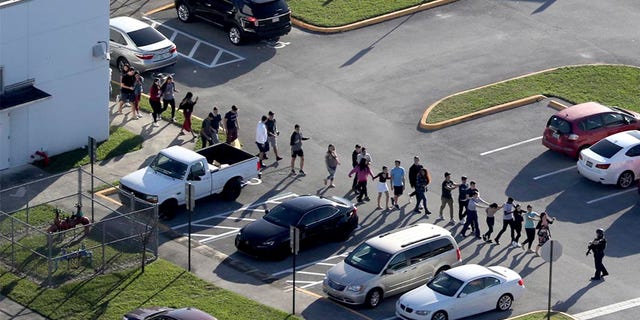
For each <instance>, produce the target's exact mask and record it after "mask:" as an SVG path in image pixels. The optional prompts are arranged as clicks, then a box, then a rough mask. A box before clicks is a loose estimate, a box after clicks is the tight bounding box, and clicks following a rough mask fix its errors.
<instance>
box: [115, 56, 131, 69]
mask: <svg viewBox="0 0 640 320" xmlns="http://www.w3.org/2000/svg"><path fill="white" fill-rule="evenodd" d="M125 64H129V61H128V60H127V59H126V58H125V57H120V58H118V70H120V72H122V71H123V70H124V65H125ZM129 65H130V64H129Z"/></svg>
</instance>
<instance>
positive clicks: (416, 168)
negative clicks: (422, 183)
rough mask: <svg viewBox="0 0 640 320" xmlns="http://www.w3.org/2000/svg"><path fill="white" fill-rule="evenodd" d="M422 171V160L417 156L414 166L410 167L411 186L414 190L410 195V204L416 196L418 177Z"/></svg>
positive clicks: (414, 158) (414, 159)
mask: <svg viewBox="0 0 640 320" xmlns="http://www.w3.org/2000/svg"><path fill="white" fill-rule="evenodd" d="M420 169H422V165H421V164H420V158H419V157H418V156H415V157H413V164H412V165H411V167H409V185H410V186H411V189H413V191H412V192H411V193H410V194H409V202H411V197H413V196H415V195H416V177H417V176H418V172H420Z"/></svg>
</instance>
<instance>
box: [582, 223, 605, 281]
mask: <svg viewBox="0 0 640 320" xmlns="http://www.w3.org/2000/svg"><path fill="white" fill-rule="evenodd" d="M606 248H607V239H605V237H604V229H602V228H598V230H596V238H595V239H593V241H591V242H589V247H588V250H587V255H589V253H590V252H593V263H594V265H595V267H596V273H595V274H594V275H593V277H591V280H602V277H604V276H608V275H609V272H608V271H607V268H605V267H604V264H603V263H602V259H604V249H606Z"/></svg>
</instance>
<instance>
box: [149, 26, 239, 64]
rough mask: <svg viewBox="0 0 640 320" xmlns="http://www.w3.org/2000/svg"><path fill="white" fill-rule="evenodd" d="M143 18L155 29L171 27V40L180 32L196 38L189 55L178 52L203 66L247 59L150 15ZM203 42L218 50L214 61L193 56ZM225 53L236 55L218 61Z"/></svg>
mask: <svg viewBox="0 0 640 320" xmlns="http://www.w3.org/2000/svg"><path fill="white" fill-rule="evenodd" d="M142 18H143V19H145V20H147V21H149V22H150V24H151V27H152V28H154V29H156V27H157V26H162V27H163V28H166V29H169V30H171V31H173V33H172V34H171V36H170V37H169V40H171V41H175V38H176V36H177V35H178V34H179V35H182V36H185V37H187V38H190V39H192V40H194V41H195V42H196V43H195V45H194V46H193V47H192V48H191V50H190V52H189V54H188V55H184V54H182V53H180V52H178V54H179V55H180V56H182V57H185V58H187V59H189V60H191V61H193V62H195V63H198V64H200V65H203V66H205V67H207V68H215V67H219V66H223V65H225V64H229V63H234V62H239V61H243V60H245V58H244V57H242V56H239V55H237V54H236V53H233V52H231V51H228V50H225V49H223V48H221V47H218V46H216V45H214V44H212V43H210V42H206V41H204V40H200V39H198V38H196V37H194V36H192V35H190V34H188V33H185V32H184V31H180V30H178V29H174V28H172V27H169V26H167V25H165V24H162V23H160V22H158V21H155V20H153V19H151V18H149V17H146V16H143V17H142ZM201 44H205V45H208V46H210V47H212V48H214V49H216V50H218V53H217V54H216V57H215V59H213V61H212V62H211V63H206V62H203V61H200V60H198V59H196V58H194V57H193V55H194V54H195V52H196V49H197V48H198V47H199V46H200V45H201ZM223 53H226V54H227V55H230V56H232V57H234V59H230V60H227V61H224V62H221V63H218V60H219V59H220V56H221V55H222V54H223Z"/></svg>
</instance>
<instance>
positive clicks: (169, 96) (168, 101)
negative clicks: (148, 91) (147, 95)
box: [160, 76, 180, 122]
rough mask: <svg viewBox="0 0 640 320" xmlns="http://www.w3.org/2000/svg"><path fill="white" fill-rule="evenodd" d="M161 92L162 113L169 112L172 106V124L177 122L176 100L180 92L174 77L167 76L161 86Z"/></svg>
mask: <svg viewBox="0 0 640 320" xmlns="http://www.w3.org/2000/svg"><path fill="white" fill-rule="evenodd" d="M160 91H162V112H164V111H165V110H167V108H168V107H169V106H171V122H175V121H176V98H175V96H174V95H175V94H176V93H178V92H180V91H178V89H176V84H175V82H173V77H172V76H167V78H166V79H165V80H164V82H163V83H162V86H160Z"/></svg>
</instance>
